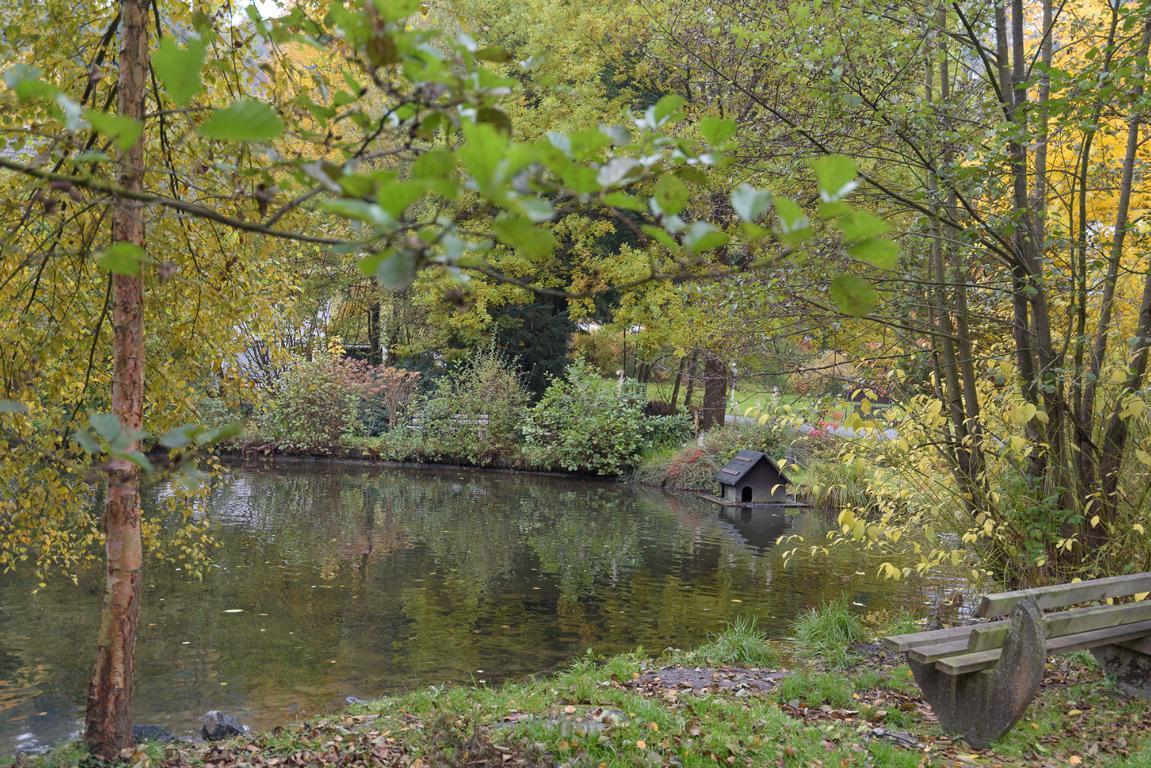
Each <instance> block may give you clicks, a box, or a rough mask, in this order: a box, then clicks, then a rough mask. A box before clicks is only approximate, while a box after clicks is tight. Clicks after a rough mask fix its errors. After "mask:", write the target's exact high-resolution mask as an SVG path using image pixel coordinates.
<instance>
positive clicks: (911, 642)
mask: <svg viewBox="0 0 1151 768" xmlns="http://www.w3.org/2000/svg"><path fill="white" fill-rule="evenodd" d="M1007 624H1008V622H1007V620H1006V619H1005V620H1003V621H989V622H987V623H986V624H981V625H979V626H985V627H990V626H999V625H1003V626H1005V627H1006V626H1007ZM974 626H975V625H972V624H967V625H965V626H962V627H947V628H946V629H929V630H927V631H926V632H912V633H910V634H907V635H891V636H889V637H885V638H882V640H881V642H882V643H883V645H884V647H886V648H888V649H889V650H892V651H896V652H898V653H906V652H907V651H910V650H911V649H912V648H919V647H921V646H924V645H933V644H935V643H944V642H948V641H951V640H955V639H958V638H960V637H962V638H966V637H967V636H968V635H970V634H971V630H972V629H973V628H974Z"/></svg>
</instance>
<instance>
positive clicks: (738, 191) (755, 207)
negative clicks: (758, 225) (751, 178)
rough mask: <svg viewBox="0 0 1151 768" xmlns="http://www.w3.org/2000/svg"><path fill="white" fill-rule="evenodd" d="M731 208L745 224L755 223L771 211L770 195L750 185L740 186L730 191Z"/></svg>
mask: <svg viewBox="0 0 1151 768" xmlns="http://www.w3.org/2000/svg"><path fill="white" fill-rule="evenodd" d="M731 207H732V208H734V209H735V212H736V213H738V214H739V217H740V218H741V219H743V220H744V221H747V222H755V221H756V220H757V219H758V218H759V217H760V216H762V215H763V214H765V213H767V212H768V211H769V210H771V193H770V192H768V191H766V190H759V189H756V188H755V187H753V186H751V185H750V184H740V185H739V186H738V187H736V188H735V189H733V190H732V191H731Z"/></svg>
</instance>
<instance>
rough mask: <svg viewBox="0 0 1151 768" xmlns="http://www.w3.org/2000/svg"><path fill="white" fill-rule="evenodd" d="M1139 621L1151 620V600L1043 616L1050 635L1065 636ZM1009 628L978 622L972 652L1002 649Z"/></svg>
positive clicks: (972, 638) (1097, 606) (973, 637)
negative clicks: (979, 623)
mask: <svg viewBox="0 0 1151 768" xmlns="http://www.w3.org/2000/svg"><path fill="white" fill-rule="evenodd" d="M1139 621H1151V600H1142V601H1140V602H1138V603H1128V604H1125V605H1093V606H1091V607H1089V608H1075V609H1072V610H1070V611H1062V612H1060V613H1051V614H1048V615H1046V616H1044V617H1043V624H1044V627H1045V628H1046V630H1047V636H1048V637H1049V638H1050V637H1063V636H1064V635H1073V634H1075V633H1076V632H1089V631H1091V630H1095V629H1106V628H1107V627H1115V626H1120V625H1123V624H1134V623H1136V622H1139ZM1007 630H1008V627H992V626H990V625H989V624H983V625H977V626H976V627H975V628H974V629H972V630H971V638H970V642H969V643H968V646H967V650H969V651H986V650H989V649H991V648H999V647H1001V646H1002V645H1003V643H1004V641H1005V640H1006V639H1007Z"/></svg>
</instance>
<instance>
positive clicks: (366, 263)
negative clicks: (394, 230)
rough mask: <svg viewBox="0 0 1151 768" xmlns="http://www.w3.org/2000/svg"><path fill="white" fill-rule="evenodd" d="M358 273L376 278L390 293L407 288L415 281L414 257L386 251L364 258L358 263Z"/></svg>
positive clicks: (409, 254) (405, 253) (411, 254)
mask: <svg viewBox="0 0 1151 768" xmlns="http://www.w3.org/2000/svg"><path fill="white" fill-rule="evenodd" d="M359 267H360V271H361V272H363V273H364V274H365V275H369V276H371V277H374V278H376V279H377V280H379V281H380V284H381V285H382V286H384V287H385V288H387V289H389V290H392V291H399V290H403V289H404V288H407V287H408V286H409V285H411V284H412V281H413V280H415V279H416V256H415V254H414V253H408V252H405V251H394V250H391V249H389V250H386V251H381V252H380V253H373V254H371V255H369V256H365V257H364V258H363V259H361V260H360V263H359Z"/></svg>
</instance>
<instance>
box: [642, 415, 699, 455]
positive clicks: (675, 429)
mask: <svg viewBox="0 0 1151 768" xmlns="http://www.w3.org/2000/svg"><path fill="white" fill-rule="evenodd" d="M642 425H643V440H644V443H646V444H647V446H648V447H649V448H656V449H659V448H678V447H679V446H681V445H683V444H684V443H686V442H687V441H688V440H690V439H691V438H692V424H691V417H689V416H687V415H686V414H680V415H678V416H645V417H644V418H643V422H642Z"/></svg>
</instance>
